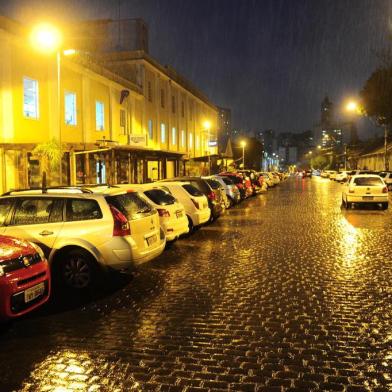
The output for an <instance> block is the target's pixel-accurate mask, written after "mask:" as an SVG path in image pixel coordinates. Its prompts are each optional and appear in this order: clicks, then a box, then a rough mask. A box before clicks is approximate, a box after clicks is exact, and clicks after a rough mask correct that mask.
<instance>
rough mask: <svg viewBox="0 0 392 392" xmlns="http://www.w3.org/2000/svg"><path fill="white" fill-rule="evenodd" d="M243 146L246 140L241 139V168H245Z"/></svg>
mask: <svg viewBox="0 0 392 392" xmlns="http://www.w3.org/2000/svg"><path fill="white" fill-rule="evenodd" d="M245 146H246V141H245V140H242V141H241V147H242V168H243V169H245Z"/></svg>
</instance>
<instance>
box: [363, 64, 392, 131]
mask: <svg viewBox="0 0 392 392" xmlns="http://www.w3.org/2000/svg"><path fill="white" fill-rule="evenodd" d="M360 95H361V98H362V102H363V107H364V111H365V114H366V115H367V116H369V117H371V118H373V119H374V120H375V121H376V122H377V124H379V125H389V126H390V125H392V66H389V67H387V66H384V67H380V68H378V69H377V70H376V71H374V72H373V73H372V75H371V76H370V78H369V79H368V80H367V81H366V83H365V86H364V87H363V89H362V91H361V93H360Z"/></svg>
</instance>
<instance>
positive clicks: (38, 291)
mask: <svg viewBox="0 0 392 392" xmlns="http://www.w3.org/2000/svg"><path fill="white" fill-rule="evenodd" d="M44 291H45V283H44V282H42V283H40V284H37V285H36V286H33V287H30V288H29V289H27V290H25V292H24V300H25V303H27V302H31V301H33V300H35V299H36V298H38V297H39V296H40V295H42V294H43V293H44Z"/></svg>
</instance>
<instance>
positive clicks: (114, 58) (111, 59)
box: [96, 50, 218, 111]
mask: <svg viewBox="0 0 392 392" xmlns="http://www.w3.org/2000/svg"><path fill="white" fill-rule="evenodd" d="M96 56H97V58H98V59H99V60H101V61H103V64H105V65H109V64H110V67H111V68H112V67H113V69H114V70H116V72H118V73H120V74H121V75H123V76H124V77H126V76H125V75H126V74H129V73H130V72H132V71H131V70H130V67H129V65H131V64H133V63H135V62H136V61H140V60H143V61H146V62H147V63H149V64H150V65H151V66H153V67H155V68H157V69H158V70H159V71H160V72H162V73H163V74H165V75H166V76H167V77H168V78H169V79H172V80H173V81H175V82H176V83H177V84H179V85H180V86H181V87H183V88H184V89H185V90H187V91H189V92H190V93H192V94H193V95H194V96H195V97H197V98H199V99H200V100H201V101H203V102H204V103H205V104H207V105H208V106H210V107H211V108H212V109H214V110H216V111H217V110H218V108H217V106H216V105H214V104H213V103H212V102H211V101H210V100H209V99H208V98H207V96H206V95H204V94H203V93H202V92H201V91H200V90H198V89H197V88H196V87H195V86H194V85H193V84H192V83H191V82H190V81H189V80H187V79H186V78H184V77H183V76H181V75H180V74H179V73H178V72H177V71H176V70H174V69H173V68H172V67H170V66H168V65H162V64H160V63H159V62H158V61H157V60H155V59H154V58H153V57H151V56H150V55H149V54H147V53H146V52H144V51H142V50H137V51H132V52H112V53H99V54H97V55H96ZM127 63H128V67H127Z"/></svg>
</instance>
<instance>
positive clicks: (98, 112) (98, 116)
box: [95, 101, 105, 131]
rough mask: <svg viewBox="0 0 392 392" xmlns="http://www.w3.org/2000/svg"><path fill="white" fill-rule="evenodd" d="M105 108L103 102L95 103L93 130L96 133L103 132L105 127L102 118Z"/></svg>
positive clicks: (103, 117) (103, 118)
mask: <svg viewBox="0 0 392 392" xmlns="http://www.w3.org/2000/svg"><path fill="white" fill-rule="evenodd" d="M104 110H105V106H104V104H103V102H100V101H95V129H96V130H97V131H103V130H104V125H105V116H104Z"/></svg>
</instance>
